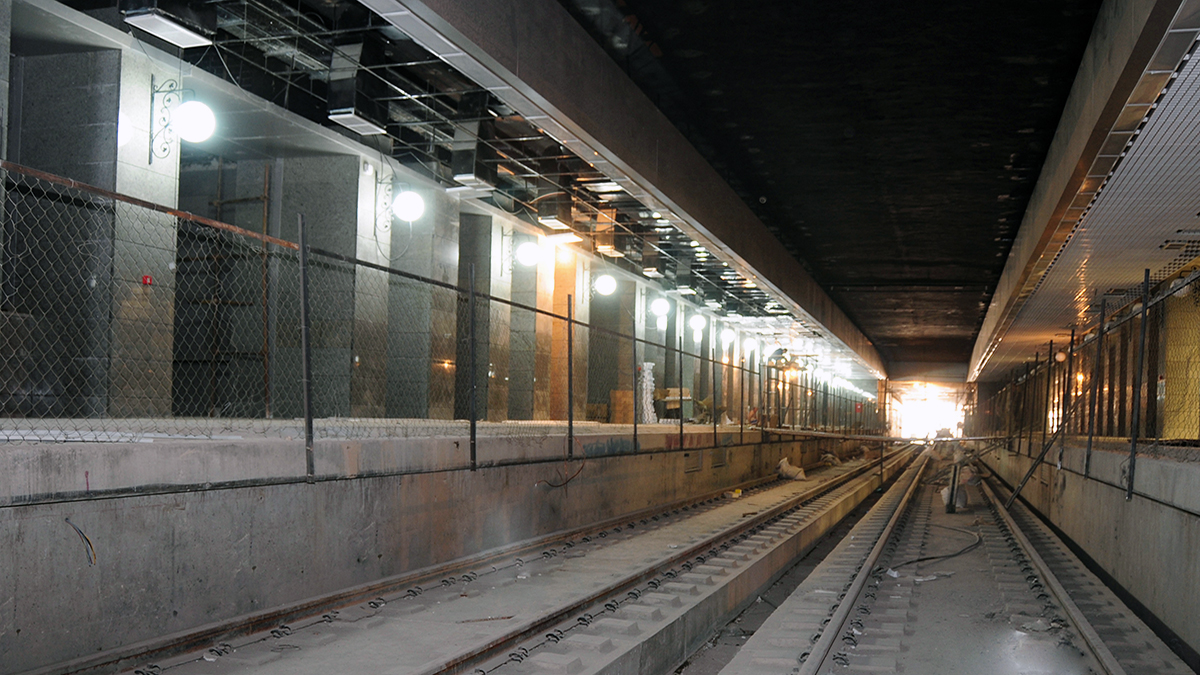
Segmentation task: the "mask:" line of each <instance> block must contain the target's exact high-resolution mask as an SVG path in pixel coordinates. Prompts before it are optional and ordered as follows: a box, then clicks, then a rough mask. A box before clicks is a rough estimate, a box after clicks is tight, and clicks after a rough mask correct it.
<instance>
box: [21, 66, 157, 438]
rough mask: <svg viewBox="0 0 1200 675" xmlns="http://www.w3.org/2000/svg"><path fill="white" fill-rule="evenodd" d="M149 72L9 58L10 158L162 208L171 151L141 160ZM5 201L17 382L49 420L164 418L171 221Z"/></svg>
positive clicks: (31, 199)
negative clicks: (22, 356)
mask: <svg viewBox="0 0 1200 675" xmlns="http://www.w3.org/2000/svg"><path fill="white" fill-rule="evenodd" d="M161 71H162V69H161V68H160V67H159V66H157V65H154V64H152V63H151V62H150V61H149V60H148V59H146V58H144V57H143V56H141V55H137V54H133V53H122V52H119V51H113V50H105V51H99V52H89V53H70V54H51V55H41V56H29V57H20V58H18V59H16V60H15V70H14V72H13V73H12V86H13V92H12V97H11V100H12V109H11V111H10V120H9V121H10V124H11V128H10V130H9V131H10V134H9V141H10V147H9V157H11V158H12V159H13V160H15V161H16V162H18V163H22V164H26V165H29V166H33V167H34V168H38V169H41V170H44V171H48V172H50V173H55V174H59V175H64V176H67V177H69V178H73V179H75V180H79V181H81V182H84V183H89V184H91V185H95V186H97V187H101V188H104V189H108V190H113V191H116V192H122V193H125V194H129V195H131V196H134V197H138V198H141V199H146V200H149V201H153V202H156V203H159V204H163V205H166V206H174V205H175V203H176V191H177V189H178V186H177V179H178V146H177V145H175V146H174V147H171V148H170V149H169V150H170V152H169V154H168V157H167V158H165V159H159V160H157V161H155V162H154V163H151V162H150V156H149V148H150V144H151V139H150V130H149V128H148V127H149V119H150V106H151V99H150V77H151V74H154V75H156V76H158V77H160V78H161V77H163V76H164V73H163V72H161ZM13 201H14V213H15V214H16V215H15V219H14V221H13V222H12V223H9V224H8V225H7V227H6V234H5V238H6V240H7V241H6V243H7V244H8V245H7V246H6V249H7V250H16V249H17V248H21V249H23V250H24V251H25V255H23V256H21V258H20V259H19V260H18V259H14V260H11V261H8V265H7V267H8V268H9V273H10V274H12V278H13V280H12V281H11V282H10V283H9V285H8V286H7V287H6V294H7V295H9V296H11V298H12V300H11V306H12V309H13V310H15V311H16V312H17V313H21V314H25V315H27V317H28V321H27V323H28V325H29V326H30V330H29V331H28V334H29V339H30V341H31V343H30V344H31V345H33V346H31V347H30V350H29V351H30V357H29V359H30V363H31V364H32V365H34V371H33V372H29V373H27V374H26V379H27V380H28V381H27V385H28V387H29V388H30V389H31V390H37V391H39V392H41V393H40V395H39V398H40V400H41V402H42V403H43V404H44V405H46V406H49V407H50V408H52V409H53V414H61V415H70V416H111V417H130V416H138V417H141V416H168V415H170V414H171V378H172V360H173V355H172V337H173V330H174V318H173V298H174V270H173V267H174V264H173V263H174V262H175V246H176V243H175V234H176V232H175V230H176V228H175V220H174V218H172V217H169V216H164V215H162V214H159V213H156V212H151V211H147V210H145V209H141V208H137V207H132V206H129V205H126V204H124V203H120V202H118V203H116V204H115V206H114V209H113V210H112V211H108V210H106V209H103V208H96V207H94V206H91V205H90V204H85V203H82V202H72V201H62V200H48V199H46V198H45V197H44V196H39V195H37V194H35V193H30V192H23V193H21V194H20V195H19V196H14V197H13ZM26 266H28V269H23V268H24V267H26ZM49 412H50V411H49V410H47V411H45V412H43V414H47V413H49Z"/></svg>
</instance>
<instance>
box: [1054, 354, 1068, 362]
mask: <svg viewBox="0 0 1200 675" xmlns="http://www.w3.org/2000/svg"><path fill="white" fill-rule="evenodd" d="M1054 360H1055V361H1056V362H1058V363H1062V362H1063V361H1066V360H1067V353H1066V352H1061V351H1060V352H1055V353H1054Z"/></svg>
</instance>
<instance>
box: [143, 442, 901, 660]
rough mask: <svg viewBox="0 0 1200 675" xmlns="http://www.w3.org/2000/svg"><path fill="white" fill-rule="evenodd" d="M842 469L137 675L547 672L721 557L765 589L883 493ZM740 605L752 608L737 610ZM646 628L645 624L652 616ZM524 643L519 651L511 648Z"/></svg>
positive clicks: (860, 470)
mask: <svg viewBox="0 0 1200 675" xmlns="http://www.w3.org/2000/svg"><path fill="white" fill-rule="evenodd" d="M911 457H912V447H908V448H905V449H903V450H901V451H897V452H895V453H893V454H892V455H891V456H890V457H889V459H888V461H887V462H886V463H885V466H884V469H883V473H884V474H885V475H888V476H890V475H894V474H895V473H898V472H899V471H900V470H901V469H902V466H903V464H905V463H907V462H908V461H909V460H910V459H911ZM839 469H840V474H841V475H837V476H836V477H835V478H833V479H831V480H826V481H824V482H821V483H820V484H818V485H813V483H814V481H813V480H809V481H803V482H800V481H797V482H787V483H782V484H777V485H775V486H774V487H772V488H770V489H762V490H759V491H756V492H755V493H753V494H748V495H745V494H744V495H743V496H742V497H741V498H740V499H724V500H714V501H712V503H705V504H703V505H697V508H692V509H690V510H686V509H674V510H672V511H671V512H669V513H667V514H663V515H662V516H661V517H655V516H652V517H647V518H643V519H641V520H639V521H635V522H629V523H627V524H626V525H625V526H623V527H622V526H618V527H614V528H612V529H611V530H605V531H602V532H598V533H593V534H590V535H587V536H583V537H579V538H575V539H570V540H566V541H563V542H560V544H559V545H556V546H553V547H548V548H546V549H545V550H543V551H542V553H541V554H540V555H537V556H526V558H525V559H521V558H517V559H513V560H511V561H508V562H501V561H497V562H496V563H495V564H491V565H487V566H485V567H483V568H479V569H475V570H472V571H467V572H465V573H462V574H456V576H454V577H447V578H444V579H442V580H441V581H440V582H436V583H434V584H430V585H429V586H428V587H421V586H416V587H411V588H408V589H407V590H403V591H396V592H394V593H391V594H385V595H382V596H381V597H378V598H376V599H374V600H371V601H369V602H366V603H362V604H357V605H353V606H350V607H346V608H343V609H339V610H336V611H333V610H331V611H328V612H326V613H325V614H323V615H322V616H321V617H319V618H314V619H312V620H309V621H306V622H304V623H303V625H300V624H299V623H297V624H296V625H292V626H288V625H282V626H278V627H276V628H273V629H271V630H270V631H269V632H264V633H261V634H257V635H253V636H250V637H249V638H246V639H244V640H241V641H239V643H238V644H237V645H234V644H231V643H219V644H217V645H215V646H214V647H212V648H211V649H208V650H207V651H206V652H204V653H203V654H202V655H201V656H200V657H199V658H197V656H196V655H195V654H192V655H188V656H182V657H176V658H174V659H172V660H165V661H160V662H159V663H158V664H156V665H154V666H144V667H141V668H138V669H137V670H136V671H135V672H139V673H144V674H146V675H150V674H153V673H158V672H167V671H170V672H172V673H177V674H178V675H192V674H208V673H242V672H254V673H275V672H278V673H288V674H289V675H292V674H297V673H308V672H313V673H317V672H321V673H327V672H330V671H331V670H332V671H337V670H342V669H346V668H352V669H354V670H360V669H376V670H379V671H380V672H393V673H412V674H414V675H416V674H430V675H432V674H435V673H458V672H466V671H470V670H484V671H487V670H488V669H495V668H496V667H497V664H501V663H502V664H508V665H513V666H521V665H522V663H523V662H526V661H527V662H528V663H525V665H524V667H530V666H536V664H538V663H539V662H546V663H553V662H555V661H556V659H554V658H553V657H552V656H550V655H552V654H553V653H554V649H547V648H545V647H546V646H547V644H548V645H556V644H558V643H559V642H562V641H563V640H564V639H565V638H567V637H577V636H582V635H583V634H584V632H586V631H583V630H580V631H578V632H575V633H574V634H572V631H570V630H567V629H566V628H562V627H556V624H559V623H560V622H562V621H564V620H567V621H569V622H570V623H571V625H579V626H581V627H583V628H586V627H590V626H592V625H593V624H601V626H603V625H612V624H604V623H602V619H605V618H610V619H612V618H613V617H610V616H605V614H606V613H615V612H616V611H618V610H620V609H622V608H623V607H624V606H626V605H630V604H635V603H633V600H635V599H637V600H641V599H644V603H643V604H645V603H649V605H647V606H655V605H653V603H654V602H655V601H658V600H661V602H662V603H663V604H662V605H661V606H660V607H659V610H658V611H660V612H662V611H663V609H662V608H669V607H671V606H672V602H673V601H670V600H667V599H665V598H664V596H667V595H671V594H672V593H677V594H682V595H696V594H698V591H697V593H692V590H693V589H694V588H699V587H700V586H708V585H709V582H710V581H711V580H713V579H715V578H717V577H720V576H722V574H721V573H720V572H721V571H723V570H725V569H726V568H725V567H722V566H721V565H722V561H724V558H722V559H721V560H722V561H718V562H711V563H710V562H709V561H710V559H712V560H715V559H716V558H718V557H719V555H718V554H720V553H722V552H725V551H729V550H732V549H734V548H738V550H739V551H744V550H747V549H746V548H745V547H749V549H748V550H750V551H753V553H747V554H746V555H748V556H750V557H751V558H770V559H771V564H770V565H766V566H761V565H757V564H755V565H747V566H746V567H747V568H752V569H754V570H755V572H754V575H757V576H754V575H750V576H744V577H743V576H742V575H737V576H738V578H739V579H741V581H740V582H739V585H744V584H746V583H749V582H751V581H755V580H756V579H757V580H760V581H762V582H764V583H767V582H769V581H770V580H771V579H772V577H773V576H774V575H776V574H778V573H782V571H783V569H786V565H785V563H786V562H787V561H789V560H792V559H794V558H795V557H796V556H797V555H798V553H799V552H802V550H803V548H804V547H805V546H811V543H812V542H813V541H815V540H816V539H818V538H819V537H820V535H821V534H823V533H824V531H827V530H828V528H829V527H831V526H832V525H833V524H836V522H837V521H838V520H840V518H841V517H842V516H843V515H844V514H845V513H846V512H848V511H849V510H850V509H851V508H853V506H854V504H857V503H858V501H861V499H862V498H863V497H864V496H865V495H867V494H869V493H870V492H871V490H873V489H875V487H876V486H878V485H879V463H878V461H875V462H870V461H866V460H863V461H860V462H859V463H857V465H855V466H852V467H844V468H843V467H839ZM832 473H838V472H832ZM814 478H816V477H814ZM797 524H801V525H803V527H797ZM784 532H786V533H787V535H786V536H784V534H783V533H784ZM764 542H765V543H764ZM785 544H786V545H785ZM749 559H750V558H747V559H746V560H749ZM759 577H761V579H759ZM759 586H763V583H760V584H758V585H757V586H756V588H758V587H759ZM764 587H765V586H764ZM631 594H632V595H631ZM672 597H677V596H672ZM731 597H732V596H731ZM752 599H753V596H750V597H749V600H752ZM743 601H748V600H738V601H736V602H735V604H737V603H738V602H743ZM589 608H591V609H589ZM610 608H611V609H610ZM632 611H634V612H636V611H637V610H632ZM581 612H582V613H583V615H582V616H577V615H579V614H580V613H581ZM648 616H651V617H652V616H654V612H653V610H651V611H650V612H649V614H648ZM589 617H590V618H589ZM614 620H617V621H621V620H619V619H614ZM633 621H634V623H636V619H635V620H633ZM713 628H716V625H714V626H713ZM626 629H629V626H626ZM555 631H560V632H555ZM551 636H553V637H551ZM704 637H707V632H706V633H705V635H703V636H701V639H703V638H704ZM530 640H532V641H533V643H532V644H531V645H529V646H526V645H523V644H521V643H522V642H523V641H525V642H528V641H530ZM583 641H584V642H587V640H583ZM543 643H546V644H543ZM539 654H540V655H541V656H539ZM535 656H538V658H536V659H534V658H533V657H535ZM497 659H498V661H497V663H493V664H492V665H490V666H484V665H482V664H483V663H484V662H487V661H489V660H497ZM551 669H552V670H553V668H551Z"/></svg>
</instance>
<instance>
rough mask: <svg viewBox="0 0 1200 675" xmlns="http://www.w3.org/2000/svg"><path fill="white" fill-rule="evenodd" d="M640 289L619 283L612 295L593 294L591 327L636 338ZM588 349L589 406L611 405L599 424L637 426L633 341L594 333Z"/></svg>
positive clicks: (624, 281) (622, 282) (623, 281)
mask: <svg viewBox="0 0 1200 675" xmlns="http://www.w3.org/2000/svg"><path fill="white" fill-rule="evenodd" d="M637 290H638V289H637V286H636V284H634V282H632V281H629V280H625V279H622V280H619V281H618V282H617V290H616V291H614V292H613V294H612V295H608V296H604V295H600V294H594V295H592V299H591V321H590V322H589V323H590V325H592V326H595V327H597V328H602V329H604V330H609V331H613V332H614V333H618V334H620V335H629V336H631V335H634V334H635V333H636V326H635V325H634V317H635V315H636V310H637ZM589 346H590V349H589V350H588V403H589V404H591V405H593V406H595V405H604V406H607V415H605V416H604V419H599V420H597V421H601V422H615V423H620V424H632V423H633V395H634V392H633V341H632V340H630V339H628V338H618V337H615V336H612V335H609V334H600V333H597V334H594V335H592V336H591V339H590V341H589Z"/></svg>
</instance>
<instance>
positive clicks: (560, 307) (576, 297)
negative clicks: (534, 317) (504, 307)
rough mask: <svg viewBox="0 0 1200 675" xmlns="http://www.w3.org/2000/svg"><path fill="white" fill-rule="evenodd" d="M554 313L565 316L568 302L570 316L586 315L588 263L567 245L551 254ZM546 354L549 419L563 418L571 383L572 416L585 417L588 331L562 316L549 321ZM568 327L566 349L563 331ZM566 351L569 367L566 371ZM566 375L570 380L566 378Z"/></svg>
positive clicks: (579, 318) (585, 318) (585, 317)
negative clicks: (549, 337) (548, 353)
mask: <svg viewBox="0 0 1200 675" xmlns="http://www.w3.org/2000/svg"><path fill="white" fill-rule="evenodd" d="M554 262H555V266H554V310H553V311H554V313H555V314H557V315H559V316H561V317H566V316H567V312H568V306H569V307H570V308H571V311H572V317H573V320H574V321H576V322H583V323H586V322H587V321H588V319H589V306H590V298H589V297H588V296H589V293H588V289H589V288H590V264H589V261H588V260H586V259H585V258H583V257H582V256H579V255H577V254H576V253H575V252H574V251H571V250H569V249H565V248H563V249H558V251H557V252H556V254H555V257H554ZM551 330H552V335H553V337H552V347H551V355H550V378H551V385H550V392H551V395H550V408H549V412H550V419H566V418H567V400H568V396H567V387H568V383H570V385H571V394H572V396H573V403H574V410H573V413H574V415H573V416H574V418H575V419H579V420H582V419H585V418H586V411H587V393H588V331H587V329H586V328H584V327H581V326H578V325H568V323H567V322H566V321H565V320H562V319H554V320H553V322H552V328H551ZM568 330H570V331H571V343H570V345H569V347H570V351H569V352H568V339H567V331H568ZM568 353H569V355H570V361H571V368H570V373H568V367H567V363H568ZM568 376H569V377H570V380H568Z"/></svg>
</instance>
